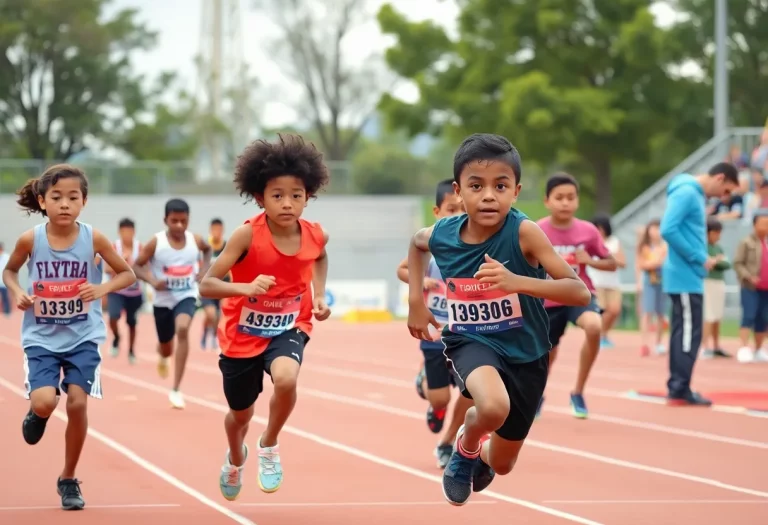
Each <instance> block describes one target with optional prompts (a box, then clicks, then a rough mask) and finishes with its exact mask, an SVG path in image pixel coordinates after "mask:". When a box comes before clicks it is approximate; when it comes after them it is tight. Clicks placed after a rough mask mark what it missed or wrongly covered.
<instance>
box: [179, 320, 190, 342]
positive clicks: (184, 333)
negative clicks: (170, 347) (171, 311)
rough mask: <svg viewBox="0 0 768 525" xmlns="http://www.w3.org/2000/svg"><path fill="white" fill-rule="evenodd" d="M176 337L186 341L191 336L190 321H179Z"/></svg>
mask: <svg viewBox="0 0 768 525" xmlns="http://www.w3.org/2000/svg"><path fill="white" fill-rule="evenodd" d="M176 337H177V339H179V340H181V341H186V340H187V339H188V338H189V323H179V325H178V326H177V327H176Z"/></svg>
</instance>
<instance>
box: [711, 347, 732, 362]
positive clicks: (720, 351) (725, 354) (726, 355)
mask: <svg viewBox="0 0 768 525" xmlns="http://www.w3.org/2000/svg"><path fill="white" fill-rule="evenodd" d="M712 355H713V356H715V357H724V358H726V359H729V358H731V357H732V356H731V354H729V353H728V352H726V351H725V350H723V349H722V348H715V349H714V350H712Z"/></svg>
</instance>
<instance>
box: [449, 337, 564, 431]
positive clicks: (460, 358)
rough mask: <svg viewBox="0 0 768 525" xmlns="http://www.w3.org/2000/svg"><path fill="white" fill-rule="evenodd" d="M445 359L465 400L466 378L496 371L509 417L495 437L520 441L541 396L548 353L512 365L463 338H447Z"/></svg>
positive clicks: (546, 373)
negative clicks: (477, 372) (504, 391)
mask: <svg viewBox="0 0 768 525" xmlns="http://www.w3.org/2000/svg"><path fill="white" fill-rule="evenodd" d="M443 341H444V342H445V356H446V357H447V358H448V359H449V364H450V365H451V367H452V371H453V374H454V376H455V377H456V385H457V386H458V387H459V388H460V389H461V393H462V394H463V395H464V397H466V398H469V399H472V395H471V394H470V392H469V391H467V388H466V382H465V381H466V379H467V377H469V374H471V373H472V372H473V371H474V370H475V369H477V368H480V367H481V366H492V367H494V368H496V370H498V371H499V375H501V380H502V381H503V382H504V386H506V388H507V394H508V395H509V415H508V416H507V419H506V420H504V424H503V425H501V428H499V429H497V430H496V434H498V435H499V437H501V438H503V439H507V440H509V441H521V440H523V439H525V438H526V437H527V436H528V432H529V431H530V430H531V425H533V419H534V417H536V409H537V408H538V407H539V401H540V400H541V396H542V395H543V394H544V387H546V385H547V375H548V374H549V352H547V353H546V354H544V355H543V356H541V357H539V358H538V359H535V360H534V361H531V362H529V363H515V362H512V361H511V360H510V359H509V358H507V357H505V356H503V355H501V354H499V353H498V352H496V351H495V350H494V349H493V348H491V347H489V346H486V345H484V344H482V343H480V342H479V341H475V340H473V339H469V338H466V337H450V338H448V337H446V338H444V339H443Z"/></svg>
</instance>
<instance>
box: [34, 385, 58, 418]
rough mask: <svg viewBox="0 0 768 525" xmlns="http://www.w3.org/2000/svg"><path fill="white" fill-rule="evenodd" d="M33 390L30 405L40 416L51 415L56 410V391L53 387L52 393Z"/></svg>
mask: <svg viewBox="0 0 768 525" xmlns="http://www.w3.org/2000/svg"><path fill="white" fill-rule="evenodd" d="M35 394H36V393H35V392H33V393H32V395H31V396H30V407H31V408H32V411H33V412H34V413H35V414H37V415H38V416H40V417H50V416H51V414H53V411H54V410H56V391H55V390H54V389H51V394H50V395H47V394H43V393H38V394H37V395H35Z"/></svg>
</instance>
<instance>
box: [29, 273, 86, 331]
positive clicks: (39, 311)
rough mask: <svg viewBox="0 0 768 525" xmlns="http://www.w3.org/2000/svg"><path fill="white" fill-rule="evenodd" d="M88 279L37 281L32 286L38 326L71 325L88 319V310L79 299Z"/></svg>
mask: <svg viewBox="0 0 768 525" xmlns="http://www.w3.org/2000/svg"><path fill="white" fill-rule="evenodd" d="M86 282H88V281H87V280H86V279H76V280H73V281H63V282H50V281H37V282H35V283H33V284H32V290H33V291H34V294H35V296H36V299H35V306H34V314H35V322H36V323H37V324H58V325H69V324H73V323H81V322H83V321H85V320H86V319H88V309H87V308H86V305H85V304H84V303H83V300H82V299H80V297H78V294H79V293H80V285H81V284H85V283H86Z"/></svg>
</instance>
